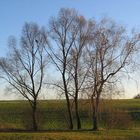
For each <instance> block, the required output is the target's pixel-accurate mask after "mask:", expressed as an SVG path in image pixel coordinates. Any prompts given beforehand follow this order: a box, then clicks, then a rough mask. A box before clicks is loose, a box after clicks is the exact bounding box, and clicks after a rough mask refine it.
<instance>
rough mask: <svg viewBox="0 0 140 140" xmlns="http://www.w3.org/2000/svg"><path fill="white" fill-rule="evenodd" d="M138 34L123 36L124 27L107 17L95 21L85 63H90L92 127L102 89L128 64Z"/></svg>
mask: <svg viewBox="0 0 140 140" xmlns="http://www.w3.org/2000/svg"><path fill="white" fill-rule="evenodd" d="M139 39H140V37H139V35H132V38H128V37H127V36H126V32H125V29H124V28H123V27H120V26H118V25H117V24H115V23H114V22H112V21H111V20H109V19H106V18H104V19H102V20H101V21H100V22H99V23H96V27H95V30H94V34H93V37H92V40H91V42H90V45H89V46H88V47H87V48H88V49H87V52H88V53H87V55H88V56H87V59H88V61H87V64H88V65H90V70H89V73H88V79H87V83H88V84H87V85H88V87H89V88H90V89H91V91H92V92H91V95H90V98H91V102H92V112H93V129H94V130H97V129H98V108H99V102H100V98H101V96H102V94H103V91H104V89H105V87H106V85H107V84H109V82H110V83H111V82H112V80H113V78H114V77H115V76H117V75H119V74H120V72H121V71H122V70H125V68H126V67H127V66H128V65H129V64H130V60H131V57H132V55H133V54H134V53H135V51H136V47H137V44H138V43H139Z"/></svg>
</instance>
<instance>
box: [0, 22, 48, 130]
mask: <svg viewBox="0 0 140 140" xmlns="http://www.w3.org/2000/svg"><path fill="white" fill-rule="evenodd" d="M46 45H47V44H46V38H44V30H43V29H40V28H39V27H38V26H37V25H36V24H33V23H31V24H28V23H26V24H25V25H24V27H23V32H22V36H21V42H20V46H16V43H15V41H14V39H12V40H11V41H10V47H11V49H10V53H9V54H8V56H7V57H6V58H1V59H0V70H1V72H2V74H1V78H3V79H5V80H6V81H7V82H8V83H9V84H10V85H11V86H12V87H13V88H14V89H15V90H16V91H17V92H18V93H19V94H20V95H22V96H23V97H25V99H27V100H28V101H29V103H30V105H31V108H32V127H33V130H34V131H36V130H37V129H38V125H37V118H36V115H37V114H36V112H37V100H38V96H39V94H40V93H41V88H42V81H43V77H44V68H45V65H46V60H45V59H46V56H45V54H44V47H45V46H46Z"/></svg>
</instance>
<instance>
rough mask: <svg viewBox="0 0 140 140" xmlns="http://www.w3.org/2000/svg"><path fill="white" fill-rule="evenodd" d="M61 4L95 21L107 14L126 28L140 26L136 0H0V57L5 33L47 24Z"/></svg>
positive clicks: (17, 35) (137, 0) (18, 32)
mask: <svg viewBox="0 0 140 140" xmlns="http://www.w3.org/2000/svg"><path fill="white" fill-rule="evenodd" d="M64 7H65V8H75V9H76V10H77V11H78V12H79V13H80V14H82V15H84V16H86V17H88V18H95V19H97V20H98V19H100V18H101V17H103V16H107V17H110V18H112V19H113V20H115V21H116V22H117V23H119V24H122V25H124V26H126V27H127V29H129V30H130V29H131V28H133V27H135V28H137V29H139V28H140V0H0V56H3V55H5V54H6V47H7V39H8V36H10V35H15V36H16V37H19V36H20V34H21V29H22V26H23V25H24V23H25V22H36V23H38V24H39V25H47V22H48V19H49V18H50V17H51V16H55V15H56V14H57V13H58V11H59V9H60V8H64Z"/></svg>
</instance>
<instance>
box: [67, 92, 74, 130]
mask: <svg viewBox="0 0 140 140" xmlns="http://www.w3.org/2000/svg"><path fill="white" fill-rule="evenodd" d="M66 101H67V110H68V123H69V124H68V128H69V129H70V130H72V129H73V121H72V115H71V108H70V100H69V98H68V95H66Z"/></svg>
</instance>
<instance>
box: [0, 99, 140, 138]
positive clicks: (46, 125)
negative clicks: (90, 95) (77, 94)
mask: <svg viewBox="0 0 140 140" xmlns="http://www.w3.org/2000/svg"><path fill="white" fill-rule="evenodd" d="M79 108H80V116H81V121H82V128H83V130H81V131H67V114H66V106H65V101H63V100H59V101H56V100H51V101H50V100H49V101H40V102H39V112H38V118H39V120H40V121H39V129H40V132H38V133H31V132H27V131H25V132H24V130H28V129H31V128H30V127H31V119H30V106H29V104H28V102H26V101H0V130H1V131H9V132H5V133H4V132H1V133H0V140H28V139H30V140H57V139H61V140H74V139H76V140H90V139H91V140H92V139H93V140H124V139H126V140H139V139H140V100H139V99H130V100H112V101H108V100H106V101H102V103H101V108H100V110H101V111H100V112H101V113H100V116H99V118H100V124H99V126H100V131H98V132H92V131H89V130H90V129H91V128H92V125H91V124H92V119H91V112H90V104H89V102H88V101H87V100H86V101H85V100H80V103H79ZM110 108H111V109H113V110H121V114H122V115H123V112H127V114H129V117H130V118H131V123H130V124H131V125H130V127H129V128H126V127H125V128H120V129H118V128H115V129H112V128H108V127H106V125H104V124H105V116H106V114H107V115H109V114H108V110H109V109H110ZM106 111H107V112H106ZM119 114H120V113H119ZM102 116H103V117H102ZM116 116H117V114H115V119H116ZM119 117H120V116H119ZM125 117H126V119H127V116H125ZM73 118H74V116H73ZM122 118H123V119H125V118H124V117H122ZM120 121H121V120H120ZM124 121H125V120H124ZM74 122H75V120H74ZM74 124H75V123H74ZM121 124H122V122H121ZM60 130H61V131H60ZM64 130H65V131H64ZM12 131H14V132H12ZM20 131H22V132H20Z"/></svg>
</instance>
